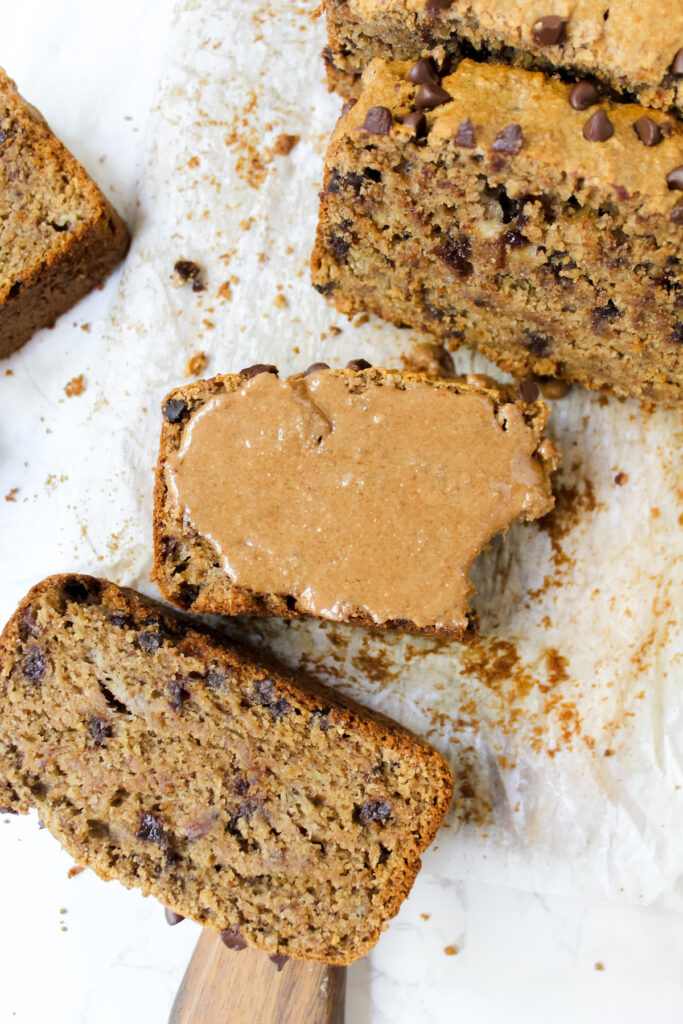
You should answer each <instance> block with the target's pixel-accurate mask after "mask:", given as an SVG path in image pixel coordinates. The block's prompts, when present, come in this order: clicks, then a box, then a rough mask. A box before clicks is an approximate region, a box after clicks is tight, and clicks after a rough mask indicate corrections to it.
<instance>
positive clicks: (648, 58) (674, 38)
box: [324, 0, 683, 113]
mask: <svg viewBox="0 0 683 1024" xmlns="http://www.w3.org/2000/svg"><path fill="white" fill-rule="evenodd" d="M325 8H326V11H327V32H328V46H327V47H326V48H325V50H324V56H325V62H326V64H327V71H328V80H329V83H330V86H331V87H332V88H336V89H337V90H338V91H339V92H341V93H342V94H344V95H346V96H349V95H353V94H355V93H356V92H357V90H358V87H359V80H360V75H361V73H362V72H363V71H364V70H365V68H366V67H367V66H368V64H369V63H370V61H371V60H372V59H373V58H374V57H384V58H385V59H386V60H412V61H414V60H416V59H417V58H418V57H425V56H429V55H430V54H431V55H433V56H434V57H435V58H436V60H437V63H439V64H440V65H443V64H444V62H448V63H450V64H452V65H453V66H454V65H455V64H456V63H457V61H459V60H460V59H461V58H462V57H475V58H476V59H477V60H479V61H492V62H495V63H508V64H515V65H517V66H519V67H523V68H527V69H534V70H540V71H545V72H546V73H551V74H552V73H557V72H559V73H560V74H562V75H564V76H567V77H570V78H571V79H576V78H577V77H582V76H585V75H589V76H591V77H592V78H593V79H595V81H596V82H597V83H598V84H599V86H600V88H601V89H602V90H603V91H607V92H608V93H610V94H614V95H615V96H619V97H621V98H622V99H623V98H625V99H633V100H635V101H636V102H638V103H641V104H642V105H643V106H646V107H657V108H660V109H664V110H666V109H668V108H673V109H675V110H676V111H677V112H678V113H680V112H681V109H683V4H681V3H680V0H639V2H638V3H635V2H634V0H611V2H610V3H608V4H606V3H603V2H602V0H570V2H567V0H545V2H544V3H541V4H539V3H537V2H535V0H534V2H530V0H514V2H510V0H506V2H503V0H495V2H493V3H492V2H491V0H468V3H466V4H462V3H458V2H454V0H325Z"/></svg>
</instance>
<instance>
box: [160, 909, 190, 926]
mask: <svg viewBox="0 0 683 1024" xmlns="http://www.w3.org/2000/svg"><path fill="white" fill-rule="evenodd" d="M164 917H165V918H166V924H170V925H171V926H173V925H176V924H180V922H181V921H184V920H185V918H184V917H183V915H182V914H176V912H175V910H171V908H170V907H164Z"/></svg>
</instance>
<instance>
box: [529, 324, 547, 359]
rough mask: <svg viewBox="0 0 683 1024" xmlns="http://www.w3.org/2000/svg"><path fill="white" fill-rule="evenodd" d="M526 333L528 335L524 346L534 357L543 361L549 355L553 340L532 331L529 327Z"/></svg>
mask: <svg viewBox="0 0 683 1024" xmlns="http://www.w3.org/2000/svg"><path fill="white" fill-rule="evenodd" d="M524 333H525V334H526V341H525V342H524V345H525V347H526V348H527V349H528V350H529V352H531V354H532V356H536V357H537V358H538V359H543V358H544V357H545V356H547V355H548V352H549V351H550V345H551V339H550V338H549V337H548V336H547V334H541V333H540V331H532V330H531V329H530V328H529V327H527V328H526V329H525V331H524Z"/></svg>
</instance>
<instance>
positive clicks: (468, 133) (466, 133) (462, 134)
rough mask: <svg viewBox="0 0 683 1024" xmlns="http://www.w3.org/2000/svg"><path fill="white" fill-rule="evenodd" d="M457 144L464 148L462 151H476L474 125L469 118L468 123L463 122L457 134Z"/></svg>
mask: <svg viewBox="0 0 683 1024" xmlns="http://www.w3.org/2000/svg"><path fill="white" fill-rule="evenodd" d="M455 144H456V146H460V147H462V149H474V146H475V142H474V125H473V124H472V122H471V121H470V119H469V117H468V118H467V120H466V121H463V122H462V124H461V125H460V127H459V128H458V130H457V132H456V133H455Z"/></svg>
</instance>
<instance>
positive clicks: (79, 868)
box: [66, 864, 85, 878]
mask: <svg viewBox="0 0 683 1024" xmlns="http://www.w3.org/2000/svg"><path fill="white" fill-rule="evenodd" d="M83 871H85V868H84V867H83V865H82V864H74V866H73V867H72V868H69V870H68V872H67V876H66V877H67V878H75V877H76V875H80V874H81V872H83Z"/></svg>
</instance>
